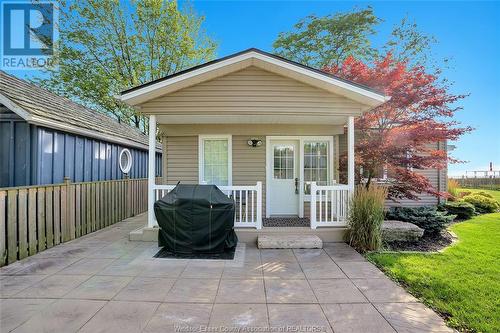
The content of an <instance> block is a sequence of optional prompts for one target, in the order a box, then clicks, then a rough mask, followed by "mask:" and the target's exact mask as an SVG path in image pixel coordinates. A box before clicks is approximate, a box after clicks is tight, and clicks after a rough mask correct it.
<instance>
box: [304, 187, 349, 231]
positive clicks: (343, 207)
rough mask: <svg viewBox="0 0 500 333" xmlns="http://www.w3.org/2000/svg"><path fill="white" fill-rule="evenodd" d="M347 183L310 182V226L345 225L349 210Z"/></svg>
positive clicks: (314, 227)
mask: <svg viewBox="0 0 500 333" xmlns="http://www.w3.org/2000/svg"><path fill="white" fill-rule="evenodd" d="M349 197H350V191H349V185H328V186H322V185H317V184H316V182H312V183H311V209H310V211H311V217H310V219H311V228H312V229H316V228H317V227H335V226H345V225H346V221H347V214H348V211H349Z"/></svg>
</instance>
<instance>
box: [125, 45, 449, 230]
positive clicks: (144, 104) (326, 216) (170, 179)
mask: <svg viewBox="0 0 500 333" xmlns="http://www.w3.org/2000/svg"><path fill="white" fill-rule="evenodd" d="M120 98H121V100H122V101H123V102H125V103H127V104H128V105H131V106H134V107H137V108H139V109H140V110H141V112H143V113H144V114H145V115H148V116H149V121H150V128H156V126H158V128H159V133H160V135H161V136H162V144H163V178H162V179H163V181H162V184H157V183H155V179H154V174H155V172H156V171H155V169H154V166H153V165H152V166H151V168H150V169H149V215H148V228H152V227H154V226H155V225H156V221H155V218H154V214H153V210H152V205H153V203H154V201H155V200H156V199H157V198H159V197H160V196H162V195H163V194H164V193H166V192H168V191H169V190H170V189H172V188H173V187H174V185H175V184H176V183H177V182H179V181H180V182H183V183H208V184H216V185H218V186H219V188H221V189H222V190H223V191H226V193H227V194H228V195H229V196H231V197H233V198H234V199H235V201H236V217H235V227H236V228H237V229H238V230H243V228H245V227H249V228H256V229H260V228H262V226H263V225H264V226H272V225H273V218H275V217H279V219H278V220H279V223H281V224H279V225H282V226H288V225H289V226H291V225H293V224H294V223H296V221H297V220H299V221H302V222H301V223H305V225H306V226H307V227H309V226H310V227H311V228H312V229H316V228H317V227H343V226H345V219H346V215H347V208H348V207H347V206H348V197H349V194H350V193H351V192H352V191H353V189H354V154H355V152H354V137H355V128H354V118H355V117H357V116H360V115H362V114H363V113H364V112H368V111H370V110H371V109H373V108H374V107H377V106H379V105H381V104H382V103H384V102H386V101H387V100H388V99H389V97H388V96H384V95H383V94H382V93H380V92H377V91H375V90H373V89H371V88H369V87H366V86H363V85H359V84H356V83H354V82H350V81H347V80H344V79H341V78H338V77H336V76H332V75H330V74H327V73H324V72H322V71H319V70H316V69H313V68H310V67H307V66H303V65H301V64H298V63H296V62H293V61H289V60H287V59H284V58H281V57H278V56H275V55H272V54H269V53H266V52H263V51H260V50H257V49H249V50H246V51H243V52H239V53H236V54H233V55H230V56H228V57H225V58H221V59H218V60H214V61H211V62H208V63H205V64H202V65H199V66H196V67H193V68H190V69H187V70H184V71H181V72H179V73H176V74H173V75H170V76H167V77H164V78H162V79H159V80H156V81H152V82H149V83H146V84H143V85H140V86H138V87H134V88H131V89H129V90H126V91H123V92H122V94H121V97H120ZM150 143H153V145H152V146H151V147H153V146H154V136H150ZM342 152H347V156H348V163H347V164H348V166H347V182H346V184H340V183H339V170H338V168H339V155H340V154H341V153H342ZM152 153H153V150H150V154H152ZM150 158H152V155H150ZM424 172H428V175H429V177H432V178H431V179H432V180H433V182H435V183H436V185H437V184H440V183H441V182H442V181H444V179H439V177H440V176H439V173H437V171H434V170H429V171H424ZM434 174H435V175H434ZM435 202H436V201H434V199H430V198H424V201H423V202H422V203H419V204H430V203H435ZM263 221H264V222H263ZM266 223H268V224H266ZM299 224H300V223H299ZM302 225H304V224H302ZM148 228H145V229H144V230H149V229H148ZM332 229H333V228H332Z"/></svg>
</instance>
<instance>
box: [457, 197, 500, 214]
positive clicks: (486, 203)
mask: <svg viewBox="0 0 500 333" xmlns="http://www.w3.org/2000/svg"><path fill="white" fill-rule="evenodd" d="M464 201H467V202H469V203H471V204H473V205H474V207H475V208H476V211H477V212H478V213H480V214H487V213H494V212H496V211H497V210H499V209H500V204H498V202H497V201H496V200H495V199H492V198H488V197H486V196H483V195H480V194H471V195H468V196H465V197H464Z"/></svg>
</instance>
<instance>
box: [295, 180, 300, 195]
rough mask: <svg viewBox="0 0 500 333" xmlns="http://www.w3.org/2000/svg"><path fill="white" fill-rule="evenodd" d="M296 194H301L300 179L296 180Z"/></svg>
mask: <svg viewBox="0 0 500 333" xmlns="http://www.w3.org/2000/svg"><path fill="white" fill-rule="evenodd" d="M295 194H299V179H298V178H295Z"/></svg>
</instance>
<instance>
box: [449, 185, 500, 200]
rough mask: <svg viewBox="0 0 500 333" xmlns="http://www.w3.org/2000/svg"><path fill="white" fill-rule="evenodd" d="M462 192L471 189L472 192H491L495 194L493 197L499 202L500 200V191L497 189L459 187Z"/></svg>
mask: <svg viewBox="0 0 500 333" xmlns="http://www.w3.org/2000/svg"><path fill="white" fill-rule="evenodd" d="M459 191H460V192H462V191H470V192H472V193H474V192H486V193H489V194H491V195H492V196H493V198H495V199H496V200H497V201H498V202H500V191H495V190H480V189H476V188H461V189H459Z"/></svg>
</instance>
